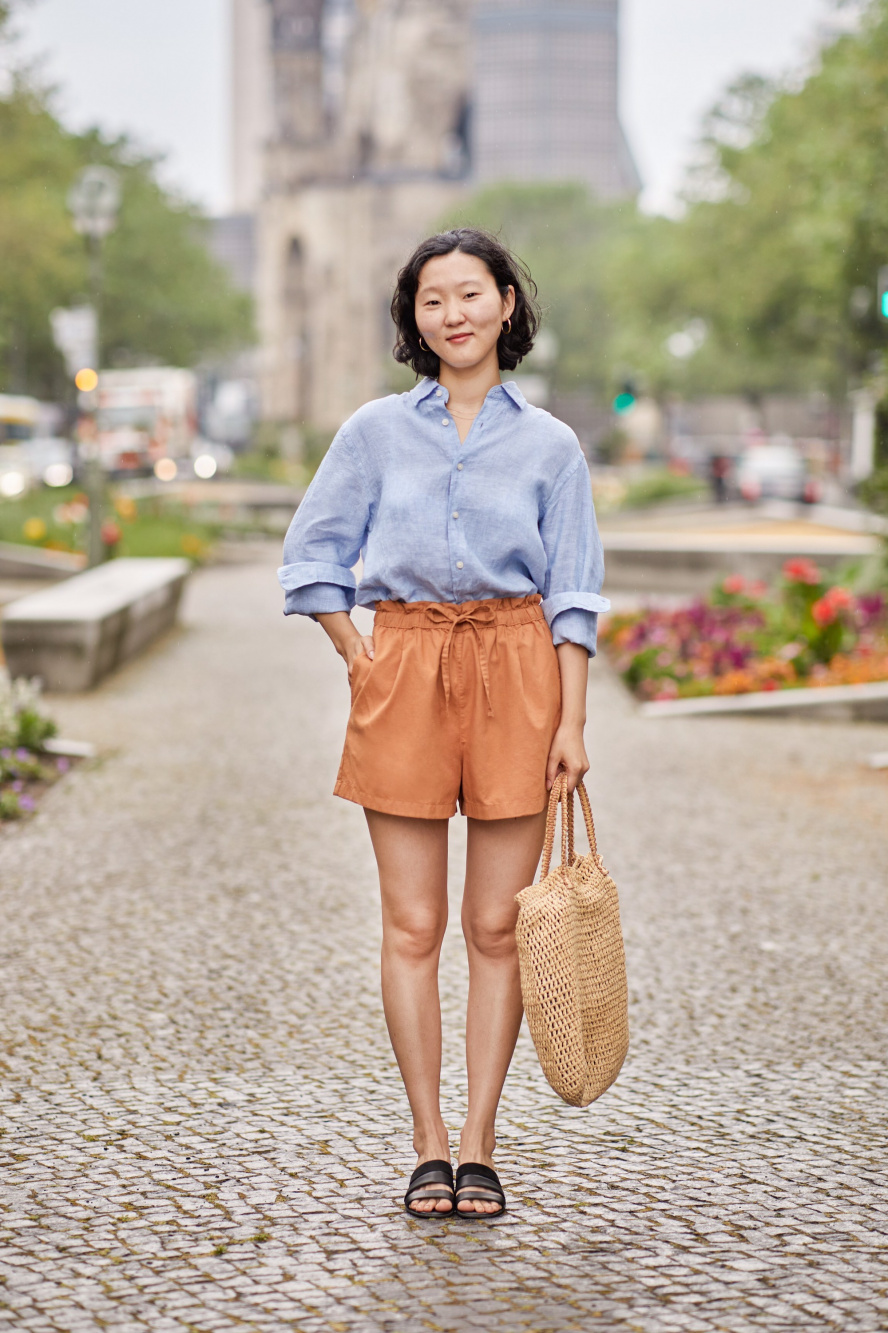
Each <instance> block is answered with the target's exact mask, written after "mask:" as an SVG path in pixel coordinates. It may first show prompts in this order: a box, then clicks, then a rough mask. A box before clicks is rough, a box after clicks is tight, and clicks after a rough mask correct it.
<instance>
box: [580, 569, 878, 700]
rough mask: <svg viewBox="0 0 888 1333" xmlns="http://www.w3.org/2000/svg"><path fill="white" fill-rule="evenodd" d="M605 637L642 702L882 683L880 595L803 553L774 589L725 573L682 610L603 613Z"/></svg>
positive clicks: (604, 643)
mask: <svg viewBox="0 0 888 1333" xmlns="http://www.w3.org/2000/svg"><path fill="white" fill-rule="evenodd" d="M601 641H602V645H603V647H604V649H605V651H606V652H607V653H608V656H609V657H610V658H611V660H612V661H613V662H614V665H615V666H616V668H617V670H618V671H619V672H620V674H621V675H622V677H623V679H624V680H625V682H626V684H627V685H628V686H629V688H630V689H631V690H632V692H633V694H635V696H636V697H637V698H639V699H644V700H654V699H689V698H696V697H700V696H703V695H732V694H750V693H754V692H756V691H759V690H786V689H799V688H804V687H806V686H829V685H859V684H867V683H870V682H873V681H883V680H888V607H886V598H885V596H884V594H883V593H880V592H873V593H861V594H855V593H853V592H851V591H850V590H849V589H848V588H845V587H842V586H841V585H831V584H830V583H829V582H828V580H827V579H826V578H825V576H824V575H823V573H822V572H821V570H820V569H819V568H818V567H817V565H816V564H814V562H813V561H812V560H808V559H796V560H788V561H787V562H786V564H785V565H784V567H783V579H782V581H781V582H780V584H779V586H778V587H776V588H773V589H771V588H768V586H767V585H766V584H764V583H759V582H751V581H747V580H746V579H743V578H741V577H740V576H739V575H731V576H730V577H729V578H726V579H725V580H724V582H723V583H721V584H720V585H719V586H718V587H717V588H716V589H715V590H714V592H712V593H711V594H710V596H709V597H708V598H707V599H705V600H700V601H695V602H692V603H690V604H689V605H688V606H684V607H680V608H679V609H678V610H674V611H660V610H654V609H647V610H643V611H636V612H632V613H630V614H625V615H613V616H609V617H608V618H607V620H606V621H605V622H604V623H603V625H602V629H601Z"/></svg>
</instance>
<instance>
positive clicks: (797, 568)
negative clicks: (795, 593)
mask: <svg viewBox="0 0 888 1333" xmlns="http://www.w3.org/2000/svg"><path fill="white" fill-rule="evenodd" d="M783 577H784V578H785V579H786V580H787V582H789V583H808V584H811V585H812V586H814V585H815V584H817V583H819V582H820V570H819V569H818V568H817V566H816V565H815V563H814V561H813V560H809V559H808V557H807V556H804V555H802V556H796V557H795V558H794V559H793V560H787V562H786V564H785V565H784V566H783Z"/></svg>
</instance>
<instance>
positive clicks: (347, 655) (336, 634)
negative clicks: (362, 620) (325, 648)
mask: <svg viewBox="0 0 888 1333" xmlns="http://www.w3.org/2000/svg"><path fill="white" fill-rule="evenodd" d="M317 621H318V624H319V625H320V626H321V627H322V629H323V630H324V633H325V634H326V635H327V637H328V638H329V639H330V642H331V643H332V644H333V647H334V648H335V649H336V651H337V653H338V654H339V656H340V657H341V658H342V660H343V661H344V662H345V665H346V667H347V668H348V678H349V680H351V672H352V667H353V665H354V661H355V658H356V657H358V656H360V654H361V653H366V654H367V656H368V657H369V658H370V661H371V662H372V661H373V635H372V634H359V633H358V630H357V628H356V626H355V624H354V622H353V620H352V618H351V616H350V615H349V614H348V612H347V611H330V612H326V613H323V614H319V615H318V616H317Z"/></svg>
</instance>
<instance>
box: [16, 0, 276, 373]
mask: <svg viewBox="0 0 888 1333" xmlns="http://www.w3.org/2000/svg"><path fill="white" fill-rule="evenodd" d="M8 15H9V5H8V3H7V4H4V3H3V0H0V39H2V36H3V31H4V24H5V21H6V20H7V19H8ZM0 145H2V148H0V254H2V256H3V263H2V265H0V390H3V389H13V390H19V391H27V392H30V393H34V394H36V395H38V396H41V397H54V396H58V395H59V394H61V393H63V392H64V388H65V385H66V379H65V376H64V371H63V368H62V364H61V359H60V357H59V355H58V353H57V351H56V349H55V347H54V346H53V344H52V339H51V335H50V327H49V314H50V311H51V310H52V309H53V308H54V307H55V306H60V305H61V306H64V305H69V304H72V303H75V302H77V301H80V300H84V299H88V294H89V293H88V266H87V255H86V250H85V246H84V242H83V239H82V238H81V237H80V236H78V235H77V234H76V233H75V232H74V230H73V227H72V224H71V219H70V216H69V214H68V210H67V202H66V201H67V194H68V190H69V189H70V186H71V184H72V182H73V180H74V179H75V177H76V175H77V173H78V172H79V171H80V170H81V169H82V168H83V167H84V166H86V165H87V164H89V163H91V162H102V163H105V164H106V165H108V166H112V167H114V168H115V170H117V171H118V172H119V173H120V176H121V182H122V203H121V209H120V215H119V219H118V226H117V229H116V231H115V232H114V233H113V234H112V235H111V236H110V237H109V238H108V240H107V242H106V243H105V275H106V281H105V296H104V302H103V312H102V313H103V319H102V329H103V347H102V358H103V361H104V363H105V364H109V363H110V364H121V363H137V362H140V361H143V362H144V361H154V362H172V363H173V364H178V365H190V364H193V363H194V362H195V361H197V360H199V359H200V358H201V357H203V356H204V355H207V354H211V353H217V352H224V351H226V350H229V349H231V348H235V347H238V346H244V345H245V344H247V343H249V342H250V341H251V340H252V316H251V309H250V301H249V298H248V297H247V296H245V295H243V294H242V293H239V292H237V291H235V290H234V289H233V288H232V285H231V282H230V281H229V278H228V275H227V273H226V271H225V270H224V269H223V268H222V267H221V266H220V265H219V264H218V263H217V262H216V261H215V260H214V259H213V258H212V256H211V255H210V253H209V251H208V249H207V246H206V243H205V235H206V231H205V229H206V226H207V223H206V220H205V219H204V218H203V217H202V215H201V214H200V212H199V210H198V209H196V208H195V207H194V206H192V205H191V204H189V203H187V202H186V201H184V200H182V199H178V198H175V197H174V196H172V195H171V194H169V193H168V192H166V191H165V190H163V189H162V187H161V186H160V185H159V184H158V181H157V178H156V168H157V160H156V159H154V158H151V157H147V156H145V155H144V154H141V153H140V152H139V151H138V150H137V149H136V148H135V147H134V145H133V144H132V143H131V142H130V141H129V140H127V139H125V138H121V139H113V140H109V139H106V138H105V137H103V136H102V135H101V134H100V133H99V132H98V131H95V130H94V131H91V132H89V133H87V134H79V135H78V134H72V133H70V132H69V131H67V130H65V129H64V128H63V127H62V126H61V125H60V124H59V122H58V120H57V119H56V117H55V115H54V114H53V111H52V107H51V99H50V97H49V95H48V94H47V93H46V92H44V91H43V90H41V89H39V88H37V87H35V86H34V85H33V83H32V82H31V81H30V80H29V78H28V77H27V75H26V74H22V73H19V74H17V75H15V76H14V77H13V80H12V86H11V88H10V91H9V92H8V94H7V95H6V96H5V97H2V98H0Z"/></svg>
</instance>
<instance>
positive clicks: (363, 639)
mask: <svg viewBox="0 0 888 1333" xmlns="http://www.w3.org/2000/svg"><path fill="white" fill-rule="evenodd" d="M362 653H366V654H367V656H368V657H369V658H370V661H371V662H372V661H373V635H372V634H356V635H355V637H354V638H353V639H352V641H351V643H349V644H347V645H346V648H345V651H344V652H343V654H342V656H343V657H344V658H345V665H346V667H347V668H348V679H349V682H351V678H352V668H353V667H354V664H355V662H356V661H357V659H358V658H359V657H360V656H361V654H362Z"/></svg>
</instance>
